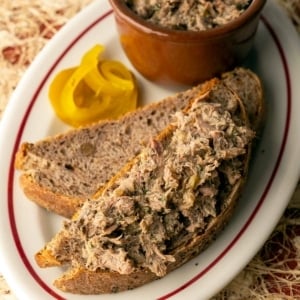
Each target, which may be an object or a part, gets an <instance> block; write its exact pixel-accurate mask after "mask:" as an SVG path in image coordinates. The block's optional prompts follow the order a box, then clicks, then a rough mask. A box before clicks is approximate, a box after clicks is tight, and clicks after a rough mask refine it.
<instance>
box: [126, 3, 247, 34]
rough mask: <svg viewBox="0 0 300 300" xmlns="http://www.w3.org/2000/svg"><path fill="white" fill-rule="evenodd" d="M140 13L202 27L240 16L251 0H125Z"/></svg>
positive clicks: (167, 23)
mask: <svg viewBox="0 0 300 300" xmlns="http://www.w3.org/2000/svg"><path fill="white" fill-rule="evenodd" d="M125 2H126V4H127V6H128V7H129V8H130V9H132V10H133V11H134V12H135V13H136V14H137V15H139V16H140V17H142V18H143V19H145V20H148V21H150V22H152V23H154V24H158V25H161V26H163V27H166V28H170V29H177V30H191V31H200V30H206V29H211V28H215V27H218V26H221V25H224V24H226V23H228V22H230V21H232V20H234V19H236V18H238V17H239V16H240V15H241V14H242V13H243V12H244V11H245V10H246V9H247V8H248V7H249V5H250V3H251V0H225V1H224V0H210V1H205V0H183V1H178V0H168V1H165V0H146V1H140V0H125Z"/></svg>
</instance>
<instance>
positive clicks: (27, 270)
mask: <svg viewBox="0 0 300 300" xmlns="http://www.w3.org/2000/svg"><path fill="white" fill-rule="evenodd" d="M272 2H273V1H269V3H268V4H267V5H266V7H265V9H264V12H263V16H262V18H261V21H260V25H259V29H258V34H257V37H256V41H255V46H254V49H253V51H252V53H251V55H250V57H249V59H248V61H247V62H246V66H248V67H250V68H251V69H252V70H254V71H255V72H257V74H258V75H259V76H260V77H261V78H262V80H263V83H264V86H265V97H266V101H267V109H268V116H267V120H266V127H265V130H264V133H263V137H262V139H261V141H260V142H259V147H258V149H257V151H256V152H255V153H254V159H253V162H252V165H251V169H250V174H249V180H248V182H247V185H246V189H245V192H244V195H243V197H242V199H241V201H240V202H239V205H238V207H237V208H236V211H235V214H234V216H233V218H232V219H231V221H230V223H229V224H228V226H227V227H226V229H225V230H224V231H223V232H222V233H221V234H220V235H219V236H218V238H217V240H216V241H215V242H213V243H212V244H211V246H210V247H209V248H208V249H207V250H206V251H204V252H203V253H202V254H201V255H199V256H198V257H197V258H195V259H193V260H192V261H190V262H189V263H187V264H186V265H184V266H183V267H181V268H180V269H178V270H176V271H174V272H172V273H171V274H169V275H168V276H166V277H165V278H163V279H161V280H158V281H155V282H153V283H150V284H147V285H145V286H143V287H141V288H137V289H135V290H132V291H127V292H123V293H119V294H113V295H104V296H79V295H71V294H64V293H62V292H61V291H58V290H56V289H55V288H54V287H53V286H52V282H53V280H54V279H55V278H56V277H58V276H59V275H60V274H61V273H62V270H61V269H59V268H51V269H40V268H38V267H37V266H36V264H35V262H34V259H33V256H34V254H35V252H36V251H37V250H39V249H40V248H41V247H42V246H43V245H44V244H45V243H46V242H47V241H48V240H50V238H51V237H52V236H53V234H54V233H55V232H56V230H58V229H59V227H60V224H61V221H62V218H60V217H58V216H54V215H53V214H51V213H47V212H46V211H45V210H43V209H41V208H39V207H37V206H36V205H35V204H33V203H32V202H31V201H28V200H27V199H26V198H25V197H24V195H23V193H22V191H21V190H20V188H19V185H18V173H17V172H16V171H15V170H14V155H15V153H16V151H17V149H18V147H19V146H20V143H21V142H22V141H36V140H38V139H41V138H44V137H46V136H47V135H51V134H54V133H57V132H61V131H63V130H65V129H66V127H65V126H64V125H63V124H62V123H60V122H59V121H58V119H57V118H56V117H55V115H54V113H53V110H52V109H51V107H50V105H49V101H48V98H47V90H48V87H49V82H51V79H52V78H53V75H55V74H56V73H57V71H59V70H60V69H62V68H65V67H70V66H73V65H76V64H77V63H78V62H79V60H80V58H81V56H82V54H83V53H84V52H85V51H87V50H88V49H89V48H90V47H92V46H93V45H94V44H96V43H100V44H103V45H105V47H106V56H107V57H109V58H113V59H118V60H121V61H123V62H124V63H125V64H126V65H127V66H129V67H130V68H132V67H131V65H130V63H129V62H128V61H127V59H126V58H125V56H124V54H123V52H122V49H121V47H120V44H119V41H118V37H117V34H116V31H115V25H114V19H113V15H112V12H111V8H110V6H109V4H108V2H107V1H104V0H102V1H101V0H99V1H95V2H94V3H93V4H91V5H90V6H89V7H87V8H86V9H85V10H83V11H82V12H81V13H80V14H78V15H77V16H76V17H75V18H74V19H72V20H71V21H70V22H69V23H68V24H67V25H66V26H65V27H64V28H63V29H62V30H61V31H60V32H59V33H58V34H57V35H56V36H55V37H54V38H53V39H52V40H51V41H50V42H49V44H48V45H47V46H46V47H45V48H44V49H43V51H42V52H41V53H40V54H39V55H38V57H37V58H36V59H35V61H34V63H33V64H32V65H31V66H30V68H29V69H28V71H27V73H26V74H25V76H24V77H23V78H22V80H21V82H20V84H19V85H18V87H17V89H16V91H15V93H14V95H13V97H12V99H11V100H10V101H9V105H8V107H7V109H6V112H5V114H4V117H3V119H2V121H1V124H0V125H1V133H0V151H1V156H0V157H1V170H0V178H1V183H0V195H1V203H0V226H1V227H0V228H1V234H0V257H1V261H0V263H1V265H0V267H1V271H2V272H3V274H4V275H5V277H6V279H7V281H8V283H9V285H10V286H11V288H12V289H13V291H14V293H15V294H16V296H17V297H18V298H19V299H22V300H24V299H30V300H32V299H53V298H55V299H108V300H110V299H132V300H133V299H145V300H146V299H171V298H172V299H186V297H188V299H190V300H192V299H207V298H209V297H211V296H213V295H214V294H215V293H217V292H218V291H219V290H220V289H221V288H223V287H224V286H225V285H226V284H227V283H229V281H230V280H232V279H233V277H234V276H236V275H237V273H238V272H239V271H240V270H241V269H243V268H244V267H245V265H246V264H247V263H248V262H249V261H250V260H251V258H252V257H253V256H254V255H255V254H256V252H257V251H258V250H259V248H260V247H261V246H262V245H263V243H264V241H265V240H266V239H267V238H268V236H269V234H270V233H271V231H272V230H273V228H274V227H275V225H276V223H277V222H278V220H279V218H280V216H281V215H282V213H283V211H284V209H285V208H286V205H287V204H288V202H289V199H290V197H291V195H292V193H293V191H294V188H295V186H296V183H297V181H298V178H299V173H300V163H299V153H300V138H299V129H300V126H299V124H300V123H299V122H300V121H299V118H298V115H299V112H300V101H299V97H300V85H299V78H300V55H299V53H300V42H299V38H298V35H297V33H296V31H295V29H294V28H293V26H292V24H291V23H290V21H289V20H288V18H287V17H286V16H285V15H284V13H283V12H281V10H280V9H279V8H278V7H277V6H275V5H274V4H273V3H272ZM136 75H137V77H138V80H139V82H140V83H141V86H142V87H143V99H144V101H145V102H149V101H151V100H152V101H153V100H158V99H160V98H162V97H164V96H166V95H169V94H172V93H174V92H175V91H176V90H179V89H182V87H173V88H171V87H160V86H157V85H155V84H153V83H150V82H148V81H146V80H145V79H143V78H142V77H140V76H139V75H138V74H136ZM2 76H3V74H2ZM297 98H298V99H297Z"/></svg>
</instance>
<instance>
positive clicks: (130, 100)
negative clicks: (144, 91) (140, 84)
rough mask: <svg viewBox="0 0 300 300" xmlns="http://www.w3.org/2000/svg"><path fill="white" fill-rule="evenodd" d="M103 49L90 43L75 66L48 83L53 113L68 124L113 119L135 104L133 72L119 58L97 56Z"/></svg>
mask: <svg viewBox="0 0 300 300" xmlns="http://www.w3.org/2000/svg"><path fill="white" fill-rule="evenodd" d="M103 50H104V47H103V46H101V45H96V46H94V47H93V48H91V49H90V50H89V51H88V52H87V53H85V54H84V55H83V57H82V59H81V62H80V65H79V66H77V67H73V68H69V69H65V70H62V71H61V72H59V73H58V74H57V75H56V76H55V78H54V79H53V81H52V83H51V85H50V88H49V98H50V102H51V104H52V106H53V108H54V110H55V112H56V114H57V116H58V117H59V118H60V119H61V120H62V121H64V122H65V123H67V124H69V125H71V126H74V127H78V126H81V125H86V124H89V123H92V122H95V121H98V120H100V119H115V118H118V117H119V116H121V115H122V114H124V113H126V112H128V111H132V110H134V109H135V108H136V105H137V96H138V93H137V84H136V80H135V78H134V76H133V74H132V73H131V72H130V71H129V70H128V69H127V68H126V67H125V66H124V65H123V64H122V63H121V62H118V61H113V60H101V59H100V58H99V57H100V55H101V53H102V52H103Z"/></svg>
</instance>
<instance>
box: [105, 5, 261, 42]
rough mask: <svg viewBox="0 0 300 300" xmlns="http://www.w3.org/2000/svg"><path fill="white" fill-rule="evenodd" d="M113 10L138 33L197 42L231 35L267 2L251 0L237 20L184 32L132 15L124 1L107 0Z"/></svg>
mask: <svg viewBox="0 0 300 300" xmlns="http://www.w3.org/2000/svg"><path fill="white" fill-rule="evenodd" d="M109 1H110V3H111V5H112V7H113V10H114V12H115V14H116V16H117V17H118V18H121V19H122V20H123V21H126V22H127V23H129V24H130V25H131V26H132V27H134V28H135V29H136V30H138V31H140V32H145V33H147V34H151V35H155V36H156V37H157V38H166V37H168V39H171V40H172V39H174V40H180V39H183V40H185V41H193V40H195V41H197V40H199V38H202V39H207V40H210V39H214V38H219V37H223V36H226V35H229V34H231V33H232V32H234V31H236V30H239V29H241V28H243V27H244V25H246V24H248V23H249V22H251V20H253V19H255V18H256V17H257V16H258V15H259V13H260V12H261V10H262V9H263V7H264V5H265V3H266V1H267V0H252V2H251V3H250V5H249V7H248V8H247V9H246V10H245V12H243V13H242V14H241V15H240V16H239V17H238V18H236V19H234V20H232V21H230V22H228V23H226V24H224V25H221V26H218V27H215V28H211V29H207V30H200V31H185V30H175V29H169V28H164V27H162V26H160V25H156V24H153V23H151V22H149V21H147V20H144V19H143V18H141V17H139V16H138V15H137V14H136V13H134V12H133V11H132V10H131V9H130V8H129V7H128V6H127V5H126V4H125V1H124V0H109Z"/></svg>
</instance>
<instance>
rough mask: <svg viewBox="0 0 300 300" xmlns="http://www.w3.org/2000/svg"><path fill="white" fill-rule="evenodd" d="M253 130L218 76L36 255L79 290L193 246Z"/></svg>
mask: <svg viewBox="0 0 300 300" xmlns="http://www.w3.org/2000/svg"><path fill="white" fill-rule="evenodd" d="M253 137H254V132H253V131H252V130H251V129H250V126H249V122H248V117H247V112H246V110H245V107H244V105H243V103H242V101H241V100H240V98H239V96H238V95H237V94H236V93H235V92H234V91H232V90H231V89H229V88H227V87H226V85H225V84H224V83H223V82H221V81H219V80H217V79H214V80H211V81H209V82H207V83H206V84H204V85H202V87H201V89H200V90H199V93H198V94H197V95H196V96H195V97H194V98H193V99H191V102H190V104H189V105H188V106H187V108H186V109H185V110H184V111H182V112H178V113H176V117H175V119H174V122H173V123H172V124H170V125H169V126H167V127H166V128H165V129H164V130H163V131H161V132H160V133H159V134H158V136H156V137H155V138H153V139H152V140H151V142H150V143H149V145H148V146H145V147H143V149H142V150H141V152H140V154H139V155H137V156H136V157H135V158H133V159H132V160H131V161H130V162H129V163H128V164H126V165H125V166H124V167H123V168H122V169H121V170H120V171H119V172H118V173H117V174H116V175H115V176H114V177H113V178H111V179H110V181H109V182H108V183H107V185H105V186H104V187H103V188H101V189H100V191H99V192H98V193H96V195H95V196H94V197H93V198H92V199H90V200H88V201H86V202H85V203H84V204H83V206H82V207H81V208H80V209H79V210H78V211H77V213H76V214H75V215H74V216H73V218H72V219H71V220H68V221H66V222H65V223H64V227H63V229H62V230H61V231H60V232H58V233H57V235H56V236H55V237H54V238H53V239H52V240H51V241H50V242H49V243H47V244H46V246H45V247H44V248H43V249H42V250H41V251H40V252H38V253H37V254H36V261H37V263H38V265H39V266H41V267H49V266H63V265H69V270H68V271H67V272H66V273H64V274H63V275H62V276H61V277H60V278H58V279H57V280H56V281H55V283H54V284H55V286H56V287H57V288H59V289H61V290H63V291H66V292H71V293H79V294H99V293H112V292H119V291H123V290H127V289H132V288H135V287H138V286H141V285H143V284H145V283H147V282H150V281H153V280H154V279H157V278H160V277H163V276H165V275H166V274H167V273H169V272H170V271H172V270H174V269H176V268H178V267H179V266H181V265H182V264H184V263H185V262H187V261H189V260H190V259H191V258H193V257H195V256H196V255H197V254H199V253H200V252H201V251H202V250H203V249H204V247H206V246H207V244H208V243H209V242H210V241H211V240H212V239H214V237H215V236H216V234H217V233H218V232H219V231H220V230H221V229H222V228H223V227H224V226H225V225H226V223H227V222H228V221H229V219H230V216H231V215H232V212H233V209H234V207H235V205H236V202H237V199H238V198H239V196H240V193H241V189H242V187H243V184H244V181H245V178H246V175H247V171H248V165H249V161H250V155H251V143H252V139H253Z"/></svg>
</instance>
